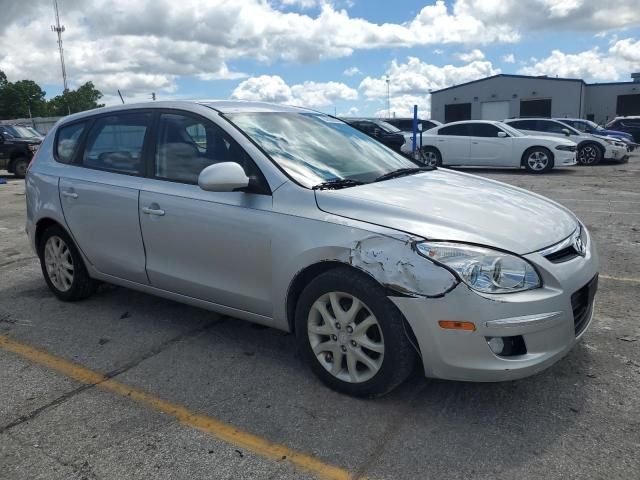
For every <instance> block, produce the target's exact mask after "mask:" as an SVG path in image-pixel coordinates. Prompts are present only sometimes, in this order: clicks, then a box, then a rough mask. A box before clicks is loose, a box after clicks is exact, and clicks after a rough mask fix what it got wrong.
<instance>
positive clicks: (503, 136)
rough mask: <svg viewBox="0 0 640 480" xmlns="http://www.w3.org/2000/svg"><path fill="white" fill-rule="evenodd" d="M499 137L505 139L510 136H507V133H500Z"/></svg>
mask: <svg viewBox="0 0 640 480" xmlns="http://www.w3.org/2000/svg"><path fill="white" fill-rule="evenodd" d="M498 136H499V137H500V138H505V137H508V136H509V135H507V132H498Z"/></svg>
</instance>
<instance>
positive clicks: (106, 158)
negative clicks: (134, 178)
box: [82, 113, 151, 175]
mask: <svg viewBox="0 0 640 480" xmlns="http://www.w3.org/2000/svg"><path fill="white" fill-rule="evenodd" d="M150 123H151V114H150V113H130V114H124V115H113V116H109V117H102V118H98V119H97V120H96V122H95V123H94V124H93V127H92V128H91V131H90V132H89V137H88V138H87V146H86V148H85V151H84V155H83V158H82V164H83V165H84V166H86V167H90V168H97V169H100V170H110V171H114V172H118V173H128V174H133V175H140V174H141V173H142V172H143V170H144V165H143V161H142V146H143V144H144V137H145V134H146V133H147V130H148V128H149V125H150Z"/></svg>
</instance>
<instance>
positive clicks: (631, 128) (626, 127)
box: [607, 117, 640, 143]
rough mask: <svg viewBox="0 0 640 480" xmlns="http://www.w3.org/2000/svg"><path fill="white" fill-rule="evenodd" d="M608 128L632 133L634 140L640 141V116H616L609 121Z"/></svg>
mask: <svg viewBox="0 0 640 480" xmlns="http://www.w3.org/2000/svg"><path fill="white" fill-rule="evenodd" d="M607 128H609V129H611V130H618V131H620V132H626V133H630V134H631V135H633V140H634V141H635V142H636V143H640V117H616V118H614V119H613V120H612V121H610V122H609V123H607Z"/></svg>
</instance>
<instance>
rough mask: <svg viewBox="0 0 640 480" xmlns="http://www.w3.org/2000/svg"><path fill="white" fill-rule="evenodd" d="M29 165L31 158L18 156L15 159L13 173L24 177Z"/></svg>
mask: <svg viewBox="0 0 640 480" xmlns="http://www.w3.org/2000/svg"><path fill="white" fill-rule="evenodd" d="M28 167H29V159H28V158H27V157H18V158H16V159H15V160H14V161H13V165H12V167H11V169H12V170H13V174H14V175H15V176H16V177H18V178H24V177H25V176H26V174H27V168H28Z"/></svg>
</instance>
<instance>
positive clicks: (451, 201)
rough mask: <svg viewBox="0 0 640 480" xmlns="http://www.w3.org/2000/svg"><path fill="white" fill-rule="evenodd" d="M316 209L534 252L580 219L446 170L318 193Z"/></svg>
mask: <svg viewBox="0 0 640 480" xmlns="http://www.w3.org/2000/svg"><path fill="white" fill-rule="evenodd" d="M316 201H317V203H318V207H319V208H320V209H321V210H323V211H325V212H328V213H332V214H334V215H339V216H342V217H348V218H352V219H356V220H360V221H364V222H368V223H373V224H376V225H381V226H384V227H388V228H393V229H395V230H401V231H404V232H408V233H411V234H414V235H418V236H421V237H424V238H427V239H431V240H452V241H459V242H468V243H476V244H480V245H486V246H493V247H496V248H500V249H504V250H508V251H511V252H514V253H518V254H525V253H530V252H533V251H535V250H540V249H542V248H544V247H547V246H549V245H553V244H554V243H557V242H559V241H560V240H563V239H564V238H566V237H568V236H569V235H570V234H571V233H573V231H574V230H575V229H576V227H577V225H578V223H577V219H576V217H575V216H574V215H573V214H572V213H571V212H570V211H569V210H567V209H566V208H564V207H562V206H561V205H559V204H557V203H555V202H552V201H551V200H548V199H546V198H544V197H541V196H539V195H536V194H534V193H530V192H527V191H525V190H522V189H519V188H516V187H512V186H509V185H506V184H503V183H500V182H496V181H493V180H487V179H484V178H481V177H476V176H474V175H469V174H466V173H460V172H452V171H449V170H446V169H438V170H433V171H429V172H425V173H421V174H417V175H409V176H406V177H400V178H396V179H392V180H387V181H383V182H377V183H369V184H366V185H360V186H356V187H351V188H344V189H341V190H318V191H316Z"/></svg>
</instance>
